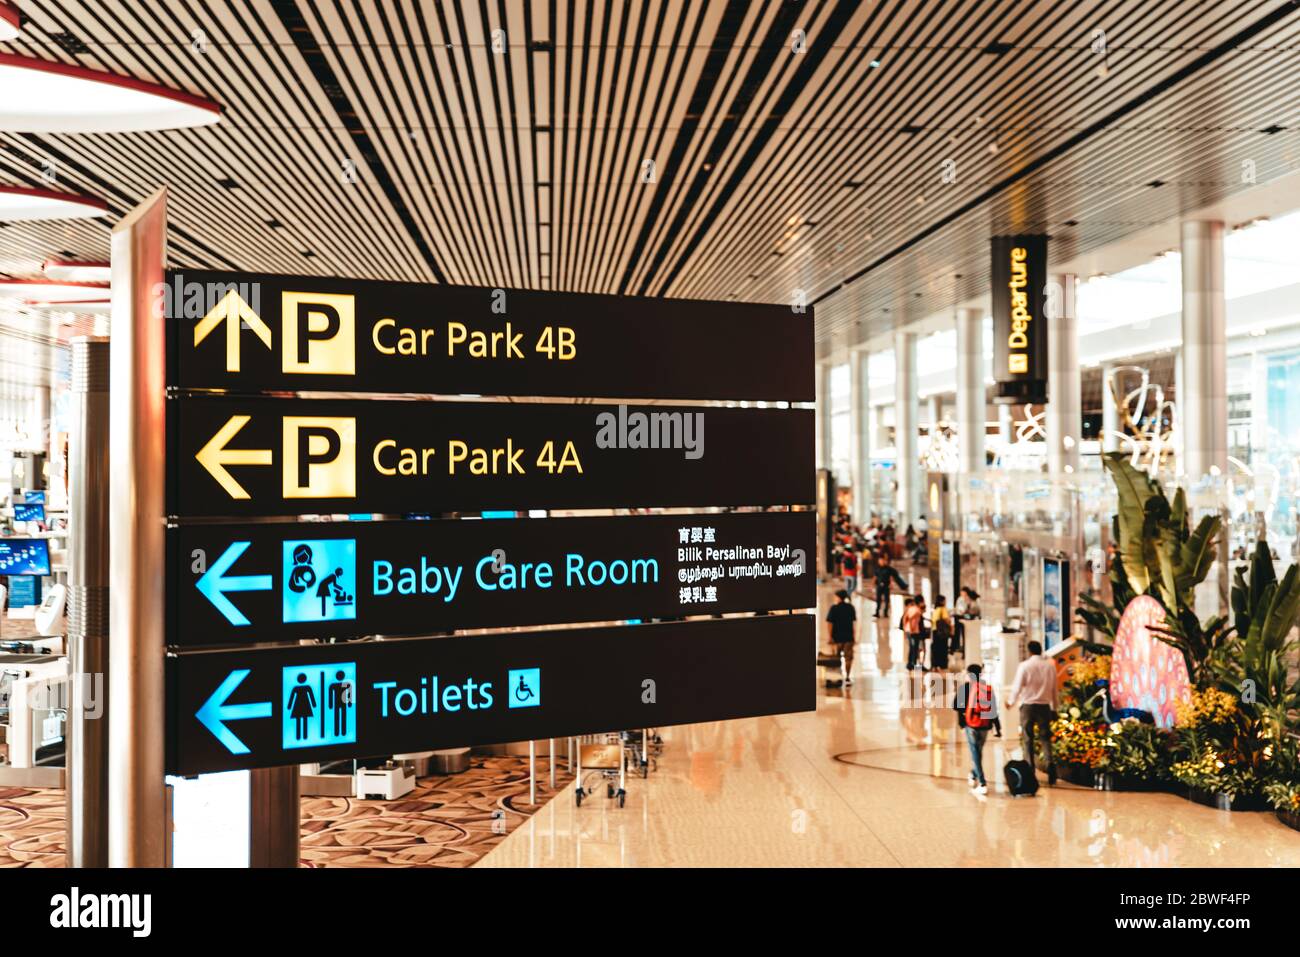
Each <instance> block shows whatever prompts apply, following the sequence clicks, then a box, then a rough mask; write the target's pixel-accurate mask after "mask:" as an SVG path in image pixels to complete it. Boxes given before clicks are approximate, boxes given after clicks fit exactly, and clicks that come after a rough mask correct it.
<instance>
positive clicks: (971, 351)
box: [957, 309, 988, 475]
mask: <svg viewBox="0 0 1300 957" xmlns="http://www.w3.org/2000/svg"><path fill="white" fill-rule="evenodd" d="M987 409H988V405H987V402H986V399H985V392H984V314H983V313H982V312H981V311H980V310H979V309H958V310H957V451H958V464H957V468H958V470H959V471H961V472H962V473H963V474H966V475H970V474H974V473H977V472H980V471H983V469H984V462H985V456H984V431H985V428H986V426H985V423H984V416H985V415H987V414H988V412H987Z"/></svg>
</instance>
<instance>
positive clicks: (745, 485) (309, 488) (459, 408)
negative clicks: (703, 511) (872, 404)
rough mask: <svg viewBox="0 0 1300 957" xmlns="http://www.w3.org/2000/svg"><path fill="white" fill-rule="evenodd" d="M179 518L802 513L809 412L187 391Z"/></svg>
mask: <svg viewBox="0 0 1300 957" xmlns="http://www.w3.org/2000/svg"><path fill="white" fill-rule="evenodd" d="M168 431H169V443H168V444H169V448H170V449H171V454H170V456H169V460H170V465H171V469H172V475H171V477H170V478H171V480H170V481H169V482H168V486H169V488H168V491H169V497H168V513H169V514H171V515H175V516H180V517H184V516H211V517H222V516H245V515H286V514H287V515H305V514H316V513H336V512H343V513H352V512H370V513H376V512H377V513H387V514H392V513H402V512H422V513H427V512H447V511H462V510H471V509H472V510H479V509H502V508H506V509H529V508H612V507H627V506H678V507H690V506H712V505H792V504H794V505H798V504H809V503H811V501H812V497H813V483H812V473H811V471H810V470H809V469H808V468H807V466H808V463H809V461H810V460H811V455H812V446H813V413H812V412H811V411H810V410H807V409H752V408H714V407H701V406H659V405H655V406H627V405H571V404H560V403H514V402H402V401H392V400H379V399H337V400H332V399H268V398H263V399H238V398H229V397H215V396H213V397H192V398H180V399H174V400H172V401H171V402H169V403H168Z"/></svg>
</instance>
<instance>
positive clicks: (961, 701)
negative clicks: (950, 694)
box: [953, 664, 1002, 794]
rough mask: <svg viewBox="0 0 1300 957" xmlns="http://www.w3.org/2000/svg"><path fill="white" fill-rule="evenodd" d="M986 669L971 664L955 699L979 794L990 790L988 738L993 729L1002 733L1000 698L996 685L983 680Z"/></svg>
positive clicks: (976, 790)
mask: <svg viewBox="0 0 1300 957" xmlns="http://www.w3.org/2000/svg"><path fill="white" fill-rule="evenodd" d="M983 670H984V669H983V668H981V667H980V666H979V665H978V664H971V665H967V666H966V673H967V678H966V683H965V684H964V685H962V686H961V687H960V688H958V689H957V694H956V695H955V696H954V698H953V709H954V710H955V711H956V712H957V724H958V726H959V727H961V728H962V729H963V730H964V731H965V734H966V746H967V748H969V749H970V775H969V778H970V786H971V790H973V791H974V792H975V793H976V794H988V793H989V782H988V780H987V779H986V778H985V777H984V742H985V741H986V740H988V736H989V730H990V729H996V730H997V731H998V734H999V735H1000V734H1001V733H1002V731H1001V722H1000V721H999V719H998V702H997V698H996V697H995V696H994V694H993V686H992V685H990V684H988V682H986V681H983V680H982V679H981V677H980V675H981V674H982V673H983Z"/></svg>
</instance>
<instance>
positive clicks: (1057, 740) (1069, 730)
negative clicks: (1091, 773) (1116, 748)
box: [1052, 707, 1107, 770]
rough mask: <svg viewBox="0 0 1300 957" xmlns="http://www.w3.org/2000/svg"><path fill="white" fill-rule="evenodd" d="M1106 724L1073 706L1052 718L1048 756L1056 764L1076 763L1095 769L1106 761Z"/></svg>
mask: <svg viewBox="0 0 1300 957" xmlns="http://www.w3.org/2000/svg"><path fill="white" fill-rule="evenodd" d="M1106 733H1107V728H1106V724H1105V722H1103V721H1094V720H1090V719H1088V718H1086V717H1085V716H1084V715H1083V712H1081V711H1080V710H1079V709H1078V708H1077V707H1072V708H1070V709H1069V710H1068V711H1062V712H1061V713H1060V714H1058V716H1057V718H1056V720H1055V721H1053V722H1052V757H1053V758H1055V759H1056V762H1057V763H1058V764H1078V765H1082V766H1083V767H1087V768H1092V769H1093V770H1097V769H1098V768H1100V767H1102V765H1103V764H1104V763H1105V761H1106Z"/></svg>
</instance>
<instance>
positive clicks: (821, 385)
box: [814, 362, 831, 469]
mask: <svg viewBox="0 0 1300 957" xmlns="http://www.w3.org/2000/svg"><path fill="white" fill-rule="evenodd" d="M816 399H817V421H816V424H815V425H814V431H815V432H816V435H817V467H818V468H819V469H828V468H830V467H831V364H830V363H829V362H819V363H817V395H816Z"/></svg>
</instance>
